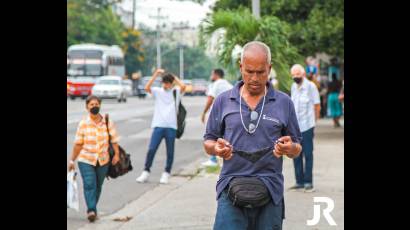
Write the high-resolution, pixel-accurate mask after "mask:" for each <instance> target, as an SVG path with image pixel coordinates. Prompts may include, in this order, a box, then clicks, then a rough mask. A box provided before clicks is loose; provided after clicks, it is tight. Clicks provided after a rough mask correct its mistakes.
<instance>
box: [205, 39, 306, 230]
mask: <svg viewBox="0 0 410 230" xmlns="http://www.w3.org/2000/svg"><path fill="white" fill-rule="evenodd" d="M270 70H271V54H270V49H269V47H268V46H267V45H266V44H264V43H262V42H257V41H253V42H249V43H247V44H245V46H244V47H243V51H242V55H241V64H240V71H241V74H242V79H243V81H240V82H238V83H237V84H236V85H235V86H234V87H233V88H232V89H230V90H228V91H225V92H223V93H222V94H220V95H219V96H218V97H217V98H216V99H215V102H214V104H213V107H212V110H211V113H210V116H209V118H208V122H207V127H206V133H205V135H204V148H205V151H206V152H207V153H208V154H212V155H217V156H220V157H222V158H223V159H224V163H223V167H222V170H221V174H220V176H219V180H218V182H217V185H216V192H217V200H218V206H217V211H216V217H215V223H214V230H222V229H223V230H230V229H235V230H247V229H256V230H258V229H282V222H283V218H284V198H283V183H284V181H283V174H282V164H283V158H282V156H284V155H286V156H288V157H290V158H294V157H297V156H298V155H299V153H300V151H301V145H300V141H301V133H300V130H299V126H298V122H297V119H296V114H295V107H294V105H293V103H292V100H291V99H290V97H289V96H288V95H286V94H285V93H282V92H280V91H278V90H275V89H274V88H273V87H272V84H270V83H269V81H268V76H269V73H270Z"/></svg>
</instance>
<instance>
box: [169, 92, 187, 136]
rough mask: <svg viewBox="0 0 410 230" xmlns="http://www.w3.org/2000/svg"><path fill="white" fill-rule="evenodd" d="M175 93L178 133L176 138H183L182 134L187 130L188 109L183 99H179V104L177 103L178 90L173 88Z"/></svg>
mask: <svg viewBox="0 0 410 230" xmlns="http://www.w3.org/2000/svg"><path fill="white" fill-rule="evenodd" d="M172 93H173V95H174V101H175V106H176V108H175V109H176V112H177V134H176V138H178V139H179V138H181V136H182V134H184V130H185V118H186V113H187V112H186V109H185V107H184V106H183V105H182V103H181V100H179V103H178V106H177V105H176V104H177V99H176V90H175V89H174V90H173V92H172Z"/></svg>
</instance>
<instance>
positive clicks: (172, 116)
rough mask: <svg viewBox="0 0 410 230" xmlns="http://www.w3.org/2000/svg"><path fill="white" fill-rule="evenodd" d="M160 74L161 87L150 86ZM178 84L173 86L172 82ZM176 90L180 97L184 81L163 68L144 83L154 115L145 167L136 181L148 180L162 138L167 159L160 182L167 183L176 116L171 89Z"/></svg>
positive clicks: (172, 157) (172, 158) (170, 166)
mask: <svg viewBox="0 0 410 230" xmlns="http://www.w3.org/2000/svg"><path fill="white" fill-rule="evenodd" d="M160 75H163V76H162V87H151V85H152V83H153V82H154V81H155V79H156V78H157V77H158V76H160ZM174 82H175V83H176V84H177V85H178V86H179V89H178V88H174V87H173V83H174ZM174 90H175V91H176V98H177V100H178V98H180V95H181V94H182V93H183V92H184V91H185V85H184V83H183V82H182V81H181V80H179V79H178V77H176V76H175V75H173V74H171V73H165V71H164V70H163V69H157V70H156V71H155V72H154V74H153V76H152V78H151V79H150V80H149V81H148V83H147V84H146V85H145V91H146V92H148V93H150V94H152V95H153V97H154V99H155V109H154V116H153V118H152V123H151V128H153V129H154V130H153V132H152V136H151V141H150V144H149V147H148V153H147V157H146V160H145V169H144V171H143V172H142V173H141V175H140V176H139V177H138V178H137V182H139V183H144V182H146V181H147V180H148V177H149V175H150V168H151V166H152V162H153V161H154V157H155V153H156V152H157V149H158V146H159V145H160V143H161V141H162V139H165V144H166V149H167V161H166V166H165V172H163V173H162V176H161V179H160V183H162V184H167V183H168V180H169V177H170V174H171V168H172V163H173V161H174V147H175V137H176V130H177V117H176V103H175V102H176V101H175V99H174V95H173V91H174Z"/></svg>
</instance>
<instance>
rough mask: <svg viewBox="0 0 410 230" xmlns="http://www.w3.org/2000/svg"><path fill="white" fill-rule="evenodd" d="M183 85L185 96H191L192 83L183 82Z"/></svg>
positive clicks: (189, 81)
mask: <svg viewBox="0 0 410 230" xmlns="http://www.w3.org/2000/svg"><path fill="white" fill-rule="evenodd" d="M183 82H184V84H185V95H187V96H193V93H192V81H191V80H183Z"/></svg>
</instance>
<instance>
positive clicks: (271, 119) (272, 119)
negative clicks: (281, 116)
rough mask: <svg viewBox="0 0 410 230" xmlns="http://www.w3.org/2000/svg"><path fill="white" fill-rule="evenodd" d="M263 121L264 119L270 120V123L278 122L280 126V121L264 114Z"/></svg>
mask: <svg viewBox="0 0 410 230" xmlns="http://www.w3.org/2000/svg"><path fill="white" fill-rule="evenodd" d="M262 119H263V120H268V121H273V122H276V123H278V124H280V122H279V121H278V119H275V118H272V117H268V116H266V114H263V116H262Z"/></svg>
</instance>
